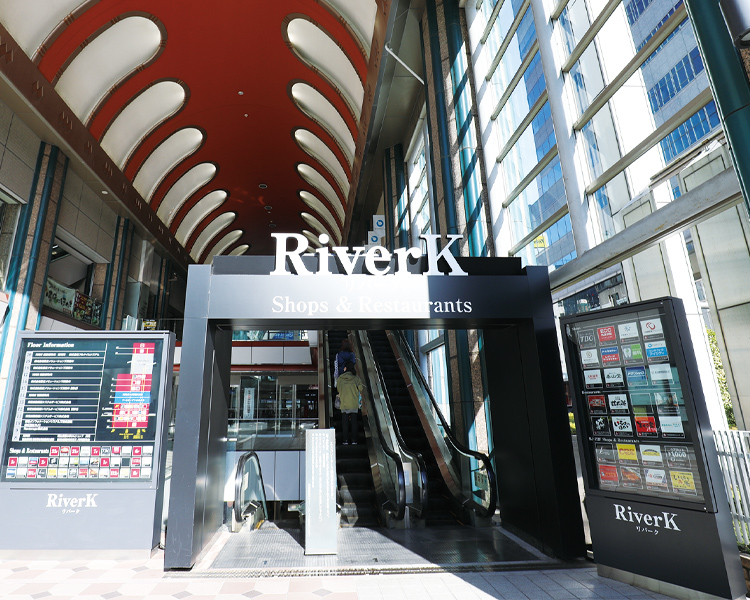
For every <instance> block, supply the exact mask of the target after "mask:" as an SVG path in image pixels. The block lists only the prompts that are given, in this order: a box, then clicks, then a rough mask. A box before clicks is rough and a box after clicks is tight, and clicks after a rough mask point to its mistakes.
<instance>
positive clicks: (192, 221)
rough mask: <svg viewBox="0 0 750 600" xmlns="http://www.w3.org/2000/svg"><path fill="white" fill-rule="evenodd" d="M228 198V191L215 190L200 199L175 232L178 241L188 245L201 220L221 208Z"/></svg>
mask: <svg viewBox="0 0 750 600" xmlns="http://www.w3.org/2000/svg"><path fill="white" fill-rule="evenodd" d="M226 199H227V193H226V192H225V191H224V190H214V191H213V192H209V193H208V194H206V195H205V196H203V198H201V199H200V200H198V202H197V203H196V204H195V206H194V207H193V208H191V209H190V210H189V211H188V213H187V214H186V215H185V218H184V219H183V220H182V222H181V223H180V226H179V227H178V228H177V231H176V232H175V234H174V236H175V238H177V241H178V242H180V244H182V245H183V246H186V245H187V241H188V239H189V238H190V234H192V233H193V231H195V228H196V227H198V225H199V224H200V222H201V221H203V219H205V218H206V217H207V216H208V215H209V214H211V213H212V212H213V211H215V210H216V209H217V208H219V207H220V206H221V205H222V204H223V203H224V200H226Z"/></svg>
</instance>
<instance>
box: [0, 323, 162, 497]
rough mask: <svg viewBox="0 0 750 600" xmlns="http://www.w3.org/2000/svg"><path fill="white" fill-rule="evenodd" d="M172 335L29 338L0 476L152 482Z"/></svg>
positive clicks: (21, 352)
mask: <svg viewBox="0 0 750 600" xmlns="http://www.w3.org/2000/svg"><path fill="white" fill-rule="evenodd" d="M165 340H166V338H165V337H164V336H163V335H156V336H154V335H152V336H148V335H140V336H133V335H127V334H126V335H117V334H116V333H110V335H95V336H94V335H88V336H80V337H78V336H66V337H60V336H49V337H45V336H40V335H35V336H26V337H22V339H21V341H20V345H19V346H18V351H17V355H16V361H15V364H16V370H15V375H14V380H13V382H14V385H13V388H12V389H13V393H12V398H11V402H10V405H9V407H8V408H9V415H8V417H7V421H6V425H7V426H6V433H5V439H4V440H3V442H4V445H3V452H2V470H1V475H0V477H1V479H0V480H1V481H3V482H16V483H21V482H23V483H25V484H35V483H38V484H41V483H47V484H49V483H50V482H51V480H54V481H57V482H61V481H64V480H68V481H70V480H86V482H87V483H94V480H95V481H96V482H100V483H109V482H121V481H139V482H151V481H152V479H153V478H154V475H155V472H156V470H157V469H156V467H157V465H158V460H157V458H156V457H157V456H158V448H157V442H158V437H159V436H158V434H159V432H160V426H161V418H160V417H161V414H162V413H161V403H162V400H161V399H162V398H163V396H162V395H161V394H163V391H164V386H165V383H167V382H165V381H164V372H165V369H164V367H165V365H164V364H163V363H164V356H165V351H166V350H167V348H166V346H167V344H166V343H165ZM170 366H171V365H170Z"/></svg>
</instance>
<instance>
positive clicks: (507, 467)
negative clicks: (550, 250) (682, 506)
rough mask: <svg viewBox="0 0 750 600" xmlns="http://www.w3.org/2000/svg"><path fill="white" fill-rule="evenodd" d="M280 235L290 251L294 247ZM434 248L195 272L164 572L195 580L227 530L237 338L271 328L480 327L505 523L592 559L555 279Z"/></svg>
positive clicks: (229, 260) (251, 260)
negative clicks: (195, 569)
mask: <svg viewBox="0 0 750 600" xmlns="http://www.w3.org/2000/svg"><path fill="white" fill-rule="evenodd" d="M280 237H281V239H277V243H279V245H280V246H283V245H286V244H287V243H288V242H294V240H293V239H290V238H294V237H295V236H291V235H290V236H280ZM437 238H438V236H434V237H433V236H428V239H426V240H425V242H426V248H427V253H426V255H424V256H422V253H421V252H420V251H419V250H417V249H409V250H412V251H413V252H409V251H400V252H399V253H398V254H396V253H394V254H393V255H391V254H390V253H389V252H388V251H386V250H385V249H384V248H380V249H377V248H376V249H371V250H369V251H368V252H367V253H366V254H363V252H362V250H358V249H355V254H353V255H352V254H350V253H348V252H347V251H346V250H345V249H343V248H334V249H332V251H331V252H330V253H329V250H331V249H328V248H322V249H319V251H318V253H317V254H302V252H301V251H298V252H297V253H294V252H287V251H286V250H284V249H283V248H282V250H279V251H277V256H276V257H273V256H263V257H249V256H237V257H235V256H228V257H216V258H215V259H214V262H213V265H196V266H191V267H190V270H189V274H188V289H187V301H186V306H185V325H184V330H183V342H182V353H181V360H180V385H179V391H178V396H177V411H176V422H175V439H174V454H173V465H172V479H171V490H170V498H169V523H168V528H167V537H166V550H165V568H167V569H186V568H191V567H192V566H193V565H194V564H195V562H196V560H197V558H198V556H199V555H200V554H201V552H202V551H203V550H204V549H205V548H206V547H207V545H209V544H210V543H211V541H212V539H213V538H214V536H215V535H216V533H217V532H218V530H219V528H220V527H221V525H222V523H223V520H224V491H225V483H226V480H227V479H226V476H227V473H226V463H227V461H226V453H227V448H226V445H227V444H226V441H227V434H228V432H227V423H228V420H229V417H230V415H229V410H230V407H231V406H232V403H231V401H230V394H231V392H230V370H231V351H232V332H233V331H236V330H238V329H243V330H248V329H249V330H253V329H266V328H268V329H277V330H279V329H306V330H309V331H319V330H383V329H399V330H415V329H446V330H472V329H480V330H481V339H482V344H483V347H482V350H483V357H484V361H485V364H486V365H487V366H488V368H487V369H486V371H487V375H486V393H487V395H488V397H489V409H490V413H491V417H490V419H489V421H490V428H491V439H492V441H493V447H492V452H491V456H492V458H493V462H494V471H495V473H496V477H497V492H498V503H497V506H498V511H499V514H500V517H501V518H502V523H503V525H504V526H507V527H508V528H510V529H511V530H512V531H514V532H516V533H517V534H519V535H520V536H521V537H522V538H524V539H526V540H527V541H530V542H531V543H532V544H534V545H535V546H537V547H538V548H539V549H541V550H542V551H544V552H545V553H546V554H548V555H550V556H555V557H561V558H573V557H580V556H582V555H583V553H584V550H585V548H584V536H583V526H582V518H581V510H580V499H579V495H578V487H577V479H576V471H575V463H574V457H573V448H572V443H571V437H570V428H569V422H568V413H567V408H566V403H565V394H564V389H563V377H562V372H561V367H560V360H559V350H558V342H557V334H556V330H555V320H554V314H553V309H552V301H551V297H550V287H549V277H548V272H547V269H546V268H544V267H526V268H522V267H521V261H520V260H518V259H513V258H492V259H488V258H457V257H454V256H453V255H450V254H449V253H448V252H447V251H448V250H449V247H450V243H449V244H447V245H446V246H444V247H443V250H442V251H440V252H438V249H437ZM298 242H299V244H298V245H299V247H300V248H302V247H306V245H305V246H303V245H302V243H301V240H300V241H298ZM450 242H451V243H452V240H450ZM405 250H406V249H405ZM287 266H288V267H289V269H288V270H287ZM319 393H320V394H321V397H320V400H321V401H322V402H330V399H329V398H324V397H323V395H324V394H325V390H320V391H319ZM407 443H408V440H407Z"/></svg>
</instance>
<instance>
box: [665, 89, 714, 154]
mask: <svg viewBox="0 0 750 600" xmlns="http://www.w3.org/2000/svg"><path fill="white" fill-rule="evenodd" d="M719 125H720V122H719V115H718V113H717V112H716V104H715V103H714V101H713V100H711V102H709V103H708V104H707V105H706V106H704V107H703V108H701V109H700V110H699V111H698V112H696V113H695V114H694V115H693V116H692V117H690V118H689V119H687V120H686V121H685V122H684V123H682V124H681V125H680V126H679V127H678V128H677V129H675V130H674V131H673V132H672V133H670V134H669V135H667V136H666V137H665V138H664V139H663V140H662V141H661V142H660V144H661V149H662V152H663V153H664V160H665V161H666V162H670V161H671V160H673V159H674V158H675V157H677V156H679V155H680V154H682V153H683V152H684V151H685V150H687V149H688V148H690V146H692V145H693V144H695V143H696V142H697V141H698V140H700V139H701V138H703V137H705V136H706V135H708V133H710V132H711V130H713V129H715V128H716V127H718V126H719Z"/></svg>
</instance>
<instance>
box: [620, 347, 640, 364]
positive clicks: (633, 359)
mask: <svg viewBox="0 0 750 600" xmlns="http://www.w3.org/2000/svg"><path fill="white" fill-rule="evenodd" d="M622 358H623V361H624V362H625V364H626V365H627V364H632V363H642V362H643V349H642V348H641V345H640V344H628V345H626V346H623V347H622Z"/></svg>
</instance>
